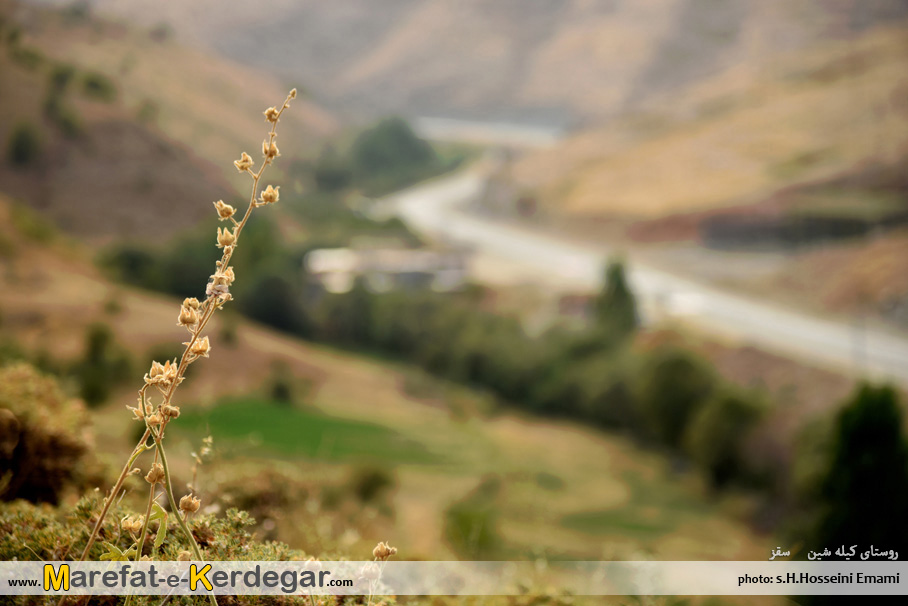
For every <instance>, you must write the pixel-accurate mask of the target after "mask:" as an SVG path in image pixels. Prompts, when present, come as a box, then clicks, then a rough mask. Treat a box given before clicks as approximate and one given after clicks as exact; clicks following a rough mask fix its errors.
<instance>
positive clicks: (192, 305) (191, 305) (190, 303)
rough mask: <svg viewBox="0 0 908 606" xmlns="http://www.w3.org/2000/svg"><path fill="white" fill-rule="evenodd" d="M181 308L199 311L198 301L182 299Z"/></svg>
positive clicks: (191, 298)
mask: <svg viewBox="0 0 908 606" xmlns="http://www.w3.org/2000/svg"><path fill="white" fill-rule="evenodd" d="M183 307H188V308H190V309H194V310H196V311H199V300H198V299H196V298H195V297H189V298H188V299H183Z"/></svg>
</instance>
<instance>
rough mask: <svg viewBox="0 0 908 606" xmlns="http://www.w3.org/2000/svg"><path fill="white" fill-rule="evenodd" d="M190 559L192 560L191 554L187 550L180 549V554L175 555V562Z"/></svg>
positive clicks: (189, 560) (188, 560)
mask: <svg viewBox="0 0 908 606" xmlns="http://www.w3.org/2000/svg"><path fill="white" fill-rule="evenodd" d="M191 561H192V554H191V553H189V552H188V551H181V552H180V554H179V555H178V556H177V562H191Z"/></svg>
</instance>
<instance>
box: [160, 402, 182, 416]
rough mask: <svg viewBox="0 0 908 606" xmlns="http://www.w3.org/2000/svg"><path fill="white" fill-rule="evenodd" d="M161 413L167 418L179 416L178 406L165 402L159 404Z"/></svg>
mask: <svg viewBox="0 0 908 606" xmlns="http://www.w3.org/2000/svg"><path fill="white" fill-rule="evenodd" d="M161 414H162V415H164V416H165V417H166V418H169V419H176V418H177V417H179V416H180V408H179V407H178V406H173V405H172V404H165V405H164V406H161Z"/></svg>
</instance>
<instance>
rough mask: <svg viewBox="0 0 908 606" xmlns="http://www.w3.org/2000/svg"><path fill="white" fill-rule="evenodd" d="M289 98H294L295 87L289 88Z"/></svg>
mask: <svg viewBox="0 0 908 606" xmlns="http://www.w3.org/2000/svg"><path fill="white" fill-rule="evenodd" d="M290 98H291V99H296V89H295V88H294V89H291V90H290Z"/></svg>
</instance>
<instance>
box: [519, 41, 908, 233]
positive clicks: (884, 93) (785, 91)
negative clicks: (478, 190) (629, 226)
mask: <svg viewBox="0 0 908 606" xmlns="http://www.w3.org/2000/svg"><path fill="white" fill-rule="evenodd" d="M905 31H906V28H905V27H892V28H889V29H882V30H876V31H872V32H868V33H867V34H865V35H863V36H861V37H860V38H858V39H857V40H855V41H853V42H841V43H837V44H829V45H826V46H825V47H823V48H819V49H816V50H814V51H811V52H810V53H799V54H797V55H793V56H791V57H788V58H786V59H784V60H781V61H780V62H779V63H777V64H775V66H774V68H773V69H772V70H767V72H766V73H757V74H749V73H739V72H737V71H731V72H729V73H726V74H723V75H721V76H718V77H716V78H713V79H711V80H708V81H704V82H703V83H701V84H699V85H698V86H696V87H693V88H691V89H690V90H688V91H687V92H686V93H685V94H682V95H680V96H677V97H673V98H672V99H671V100H670V101H666V102H665V104H664V106H663V110H664V111H661V112H660V113H659V114H649V115H647V114H643V115H639V114H638V115H631V116H627V117H625V118H624V119H622V120H618V121H615V122H613V123H610V124H609V125H608V126H604V127H601V128H598V129H595V130H592V131H590V132H586V133H582V134H579V135H577V136H576V137H574V138H572V139H570V140H568V141H566V142H565V143H563V144H562V145H560V146H558V147H557V148H555V149H552V150H547V151H543V152H539V153H536V154H534V155H532V156H530V157H527V158H525V159H523V160H522V161H521V162H519V163H518V165H517V166H516V167H515V171H514V173H515V175H516V177H517V178H518V180H520V181H521V182H522V183H523V184H524V186H527V187H534V188H538V189H539V190H540V191H541V194H540V195H541V197H542V199H543V200H544V201H546V202H548V203H549V204H550V206H551V207H552V208H555V209H557V210H558V211H561V212H565V213H569V214H574V215H585V216H590V215H598V216H606V217H613V218H614V217H617V218H622V217H623V218H631V219H641V218H642V219H648V218H655V217H660V216H665V215H670V214H674V213H690V212H694V211H699V210H705V209H711V208H717V207H723V206H730V205H741V204H745V203H753V202H757V201H759V200H761V199H762V198H764V197H768V196H769V195H770V194H771V193H772V192H774V191H775V190H777V189H779V188H782V187H785V186H789V185H791V184H794V183H798V182H805V181H808V180H815V179H820V178H823V177H831V176H833V175H837V174H839V173H841V172H845V171H850V170H852V169H853V168H854V167H855V166H856V165H857V164H859V163H860V162H862V161H866V160H870V159H872V160H873V161H875V162H879V163H882V164H892V165H895V164H896V163H898V162H901V161H902V159H903V158H904V156H905V154H906V153H908V70H906V69H905V68H906V66H908V36H906V35H905Z"/></svg>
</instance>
